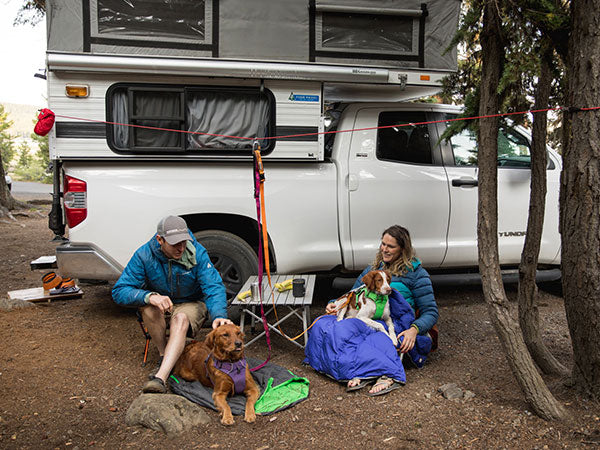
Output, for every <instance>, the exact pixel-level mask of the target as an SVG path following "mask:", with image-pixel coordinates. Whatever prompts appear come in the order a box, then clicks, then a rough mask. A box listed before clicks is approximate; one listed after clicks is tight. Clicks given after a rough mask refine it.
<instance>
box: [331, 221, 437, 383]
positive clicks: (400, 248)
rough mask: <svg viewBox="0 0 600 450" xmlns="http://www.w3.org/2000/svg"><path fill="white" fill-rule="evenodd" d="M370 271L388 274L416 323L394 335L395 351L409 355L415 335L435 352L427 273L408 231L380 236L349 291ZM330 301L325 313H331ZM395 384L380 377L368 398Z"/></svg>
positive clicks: (356, 380) (434, 313)
mask: <svg viewBox="0 0 600 450" xmlns="http://www.w3.org/2000/svg"><path fill="white" fill-rule="evenodd" d="M373 269H387V270H389V271H390V272H391V274H392V282H391V283H390V285H391V287H392V288H394V289H396V290H397V291H399V292H400V294H402V296H403V297H404V299H405V300H406V301H407V302H408V304H409V305H410V306H411V307H412V309H413V311H414V312H415V315H416V317H417V318H416V319H415V320H414V321H413V322H412V324H410V326H409V327H408V328H407V329H406V330H404V331H402V332H401V333H399V334H398V341H402V342H399V348H398V350H399V351H400V352H401V353H402V354H405V353H408V352H410V351H411V350H412V349H413V347H414V346H415V342H416V339H417V335H428V334H429V336H430V337H431V338H432V341H433V345H432V348H433V349H435V348H436V346H437V345H436V344H437V329H433V328H434V326H435V324H436V323H437V320H438V308H437V304H436V302H435V298H434V295H433V287H432V285H431V279H430V278H429V274H428V273H427V271H426V270H425V269H424V268H423V267H422V266H421V261H420V260H419V259H418V258H417V257H416V253H415V250H414V249H413V246H412V243H411V240H410V234H409V232H408V230H407V229H406V228H404V227H401V226H400V225H393V226H391V227H389V228H388V229H387V230H385V231H384V232H383V235H382V237H381V245H380V246H379V250H378V252H377V254H376V255H375V260H374V261H373V263H372V264H371V265H369V266H367V268H366V269H365V270H363V272H362V273H361V274H360V276H359V277H358V279H357V280H356V282H355V283H354V286H353V289H355V288H358V287H359V286H361V285H362V282H361V279H362V277H363V276H364V275H365V274H366V273H367V272H369V271H370V270H373ZM334 301H335V300H332V302H330V303H329V304H328V305H327V307H326V312H327V313H329V314H331V313H333V312H334V311H335V306H334V304H333V302H334ZM367 384H368V382H366V381H365V380H361V379H360V378H352V379H351V380H349V381H348V384H347V387H348V390H356V389H359V388H361V387H363V386H365V385H367ZM394 387H397V386H395V381H394V380H393V379H392V378H389V377H387V376H385V375H383V376H380V377H379V378H378V379H377V381H376V382H375V385H374V386H372V387H371V389H370V390H369V394H371V395H378V394H379V395H380V394H381V393H386V392H389V391H390V390H392V389H393V388H394Z"/></svg>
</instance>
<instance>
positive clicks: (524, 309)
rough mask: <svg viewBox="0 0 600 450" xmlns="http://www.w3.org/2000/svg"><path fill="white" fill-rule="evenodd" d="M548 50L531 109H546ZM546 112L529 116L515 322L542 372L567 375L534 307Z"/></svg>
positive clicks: (543, 191)
mask: <svg viewBox="0 0 600 450" xmlns="http://www.w3.org/2000/svg"><path fill="white" fill-rule="evenodd" d="M551 57H552V50H550V49H549V47H547V48H546V50H545V51H544V52H543V54H542V58H541V69H540V75H539V78H538V84H537V87H536V93H535V107H534V109H536V110H539V109H544V108H547V107H548V101H549V98H550V87H551V83H552V73H551V66H550V58H551ZM546 129H547V113H546V112H538V113H536V114H535V115H534V116H533V133H532V134H533V139H532V144H531V193H530V196H529V217H528V221H527V234H526V235H525V245H524V247H523V253H522V254H521V264H520V265H519V296H518V299H519V323H520V325H521V330H523V338H524V339H525V344H526V345H527V348H528V349H529V353H530V354H531V357H532V358H533V360H534V361H535V362H536V363H537V365H538V366H539V367H540V369H542V371H543V372H544V373H546V374H549V375H557V376H568V375H569V371H568V370H567V368H566V367H565V366H563V365H562V364H561V363H559V362H558V360H557V359H556V358H555V357H554V356H553V355H552V353H550V351H549V350H548V348H547V347H546V345H545V344H544V341H543V339H542V334H541V332H540V325H539V324H540V319H539V311H538V305H537V294H538V289H537V285H536V284H535V273H536V268H537V264H538V257H539V253H540V244H541V240H542V230H543V227H544V211H545V209H546V208H545V204H546V166H547V164H548V157H547V153H546Z"/></svg>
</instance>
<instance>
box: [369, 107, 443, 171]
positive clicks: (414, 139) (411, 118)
mask: <svg viewBox="0 0 600 450" xmlns="http://www.w3.org/2000/svg"><path fill="white" fill-rule="evenodd" d="M419 122H426V116H425V114H424V113H414V112H408V111H406V112H404V111H403V112H396V111H394V112H392V111H390V112H382V113H381V114H380V115H379V122H378V126H379V127H383V128H379V129H378V130H377V152H376V155H377V158H378V159H382V160H385V161H394V162H403V163H414V164H432V163H433V158H432V155H431V142H430V140H429V129H428V126H427V124H423V125H412V124H413V123H419ZM396 125H397V126H396Z"/></svg>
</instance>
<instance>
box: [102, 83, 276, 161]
mask: <svg viewBox="0 0 600 450" xmlns="http://www.w3.org/2000/svg"><path fill="white" fill-rule="evenodd" d="M107 109H108V110H107V117H108V119H109V122H113V123H114V124H113V125H109V127H108V131H107V141H108V144H109V146H110V148H111V149H113V150H114V151H117V152H140V153H157V152H158V153H173V152H185V153H200V152H201V153H203V154H211V153H223V152H240V151H244V152H247V153H249V151H250V150H251V149H252V145H253V142H254V138H258V141H259V144H260V145H261V149H262V150H263V152H268V151H270V150H271V149H272V148H273V146H274V140H272V139H264V138H265V137H269V136H273V135H274V123H275V119H274V117H275V101H274V97H273V94H272V93H271V92H270V91H268V90H264V91H262V92H261V91H260V90H259V89H258V88H231V87H226V88H216V87H198V86H175V87H174V86H145V85H122V84H119V85H114V86H112V87H111V88H110V89H109V90H108V93H107Z"/></svg>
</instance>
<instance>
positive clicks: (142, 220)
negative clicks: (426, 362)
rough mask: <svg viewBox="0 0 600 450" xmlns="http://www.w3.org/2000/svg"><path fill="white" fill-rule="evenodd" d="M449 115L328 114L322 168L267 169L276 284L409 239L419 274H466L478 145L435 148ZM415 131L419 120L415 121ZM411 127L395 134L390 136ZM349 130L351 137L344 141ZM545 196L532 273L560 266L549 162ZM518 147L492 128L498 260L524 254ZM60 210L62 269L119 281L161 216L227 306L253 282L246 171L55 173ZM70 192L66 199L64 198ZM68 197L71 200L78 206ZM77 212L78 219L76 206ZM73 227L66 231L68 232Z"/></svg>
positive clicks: (151, 168)
mask: <svg viewBox="0 0 600 450" xmlns="http://www.w3.org/2000/svg"><path fill="white" fill-rule="evenodd" d="M458 112H459V110H458V108H456V107H452V106H447V105H438V104H430V103H398V104H385V103H377V104H375V103H358V104H357V103H355V104H350V105H343V104H342V105H339V106H338V110H337V111H331V112H330V115H331V116H338V117H339V119H338V120H337V123H334V124H333V126H334V127H335V128H334V129H336V130H337V131H343V132H340V133H337V134H335V135H333V134H332V135H327V139H328V140H329V142H326V143H325V157H324V160H323V161H309V162H303V161H281V162H278V161H270V160H266V161H265V164H264V166H265V173H266V182H265V198H266V205H267V214H266V215H267V228H268V232H269V244H270V247H271V256H272V267H273V269H274V270H276V271H278V272H281V273H307V272H316V271H336V270H337V271H339V270H346V271H355V270H361V269H362V268H364V267H365V266H366V265H367V264H368V263H369V262H370V261H371V259H372V257H373V255H374V253H375V250H376V248H377V246H378V243H379V236H380V233H381V232H382V231H383V230H384V229H385V228H386V227H388V226H389V225H392V224H395V223H398V224H402V225H403V226H405V227H407V228H408V229H409V230H410V232H411V234H412V238H413V244H414V246H415V248H416V250H417V252H418V255H419V257H420V258H421V259H422V261H423V263H424V265H425V267H427V268H428V269H455V270H465V269H473V268H476V266H477V228H476V227H477V181H476V180H477V165H476V163H477V146H476V141H475V137H474V136H473V135H472V134H471V133H470V132H468V131H465V132H463V133H461V134H460V135H458V136H455V137H453V138H451V139H450V141H445V140H440V136H441V134H442V132H443V131H444V128H445V126H446V124H445V123H444V122H443V119H445V118H448V117H455V116H456V114H457V113H458ZM424 122H429V123H425V124H423V123H424ZM415 123H416V124H419V123H421V125H408V126H398V127H391V128H389V127H387V128H379V129H377V128H378V127H386V126H389V125H403V124H415ZM347 130H355V131H347ZM548 156H549V163H548V168H547V177H548V195H547V208H546V217H545V221H544V233H543V237H542V247H541V254H540V264H542V265H547V266H556V265H558V264H559V246H560V239H559V234H558V191H559V174H560V169H561V163H560V158H559V156H558V155H557V154H556V153H555V152H554V151H552V150H550V149H549V150H548ZM529 165H530V148H529V136H528V134H527V133H526V131H525V130H523V129H520V128H516V129H512V130H502V132H501V133H500V137H499V155H498V196H499V197H498V202H499V209H498V211H499V213H498V215H499V226H498V230H499V236H498V238H499V248H500V262H501V264H502V265H503V266H505V267H510V266H512V267H514V266H515V265H517V264H518V262H519V260H520V255H521V250H522V246H523V241H524V236H525V230H526V223H527V211H528V203H529V185H530V170H529ZM63 168H64V171H65V173H66V174H67V178H66V180H67V181H66V187H65V205H66V206H67V207H66V208H65V209H66V215H67V221H70V220H72V219H70V215H71V214H72V213H73V212H75V213H76V214H79V215H80V216H81V215H85V219H84V220H83V221H81V223H78V224H76V225H74V226H73V225H72V226H71V227H70V230H69V239H70V242H69V243H67V244H65V245H62V246H60V247H58V248H57V255H58V263H59V267H60V269H61V271H62V272H63V273H65V274H70V275H74V276H78V277H83V278H106V279H114V278H116V277H118V275H119V273H120V271H121V270H122V268H123V267H124V265H125V264H126V263H127V261H128V259H129V257H130V256H131V255H132V253H133V251H134V250H135V249H136V248H137V247H138V246H139V245H141V244H142V243H143V242H144V241H145V240H147V239H148V238H149V237H150V236H151V235H152V234H153V233H154V231H155V226H156V223H157V222H158V221H159V219H160V218H161V217H163V216H165V215H167V214H177V215H181V216H182V217H184V218H185V219H186V220H187V222H188V224H189V226H190V228H191V229H192V231H193V232H194V233H195V235H196V236H197V238H198V239H199V241H200V242H201V243H202V244H203V245H205V247H207V249H208V251H209V253H210V255H211V258H213V260H214V262H215V265H216V266H217V267H218V269H219V270H220V272H221V275H222V276H223V279H224V281H225V283H226V284H227V285H228V291H229V292H230V294H231V295H233V294H234V293H235V292H237V290H238V289H239V287H240V286H241V284H242V283H243V282H244V281H245V280H246V278H247V277H248V276H249V275H250V274H252V273H256V271H257V259H256V249H257V228H256V220H255V215H256V206H255V201H254V198H253V192H254V187H253V174H252V164H251V162H250V161H245V162H242V161H231V162H223V161H220V162H219V161H215V162H203V163H194V164H190V163H189V162H164V163H161V164H160V165H159V166H157V163H156V162H138V161H136V162H135V164H133V163H132V162H130V161H129V162H124V163H121V164H115V162H112V161H111V162H106V163H103V162H102V161H96V162H93V163H90V162H86V161H73V162H63ZM71 187H72V188H71ZM78 199H79V201H80V202H81V203H80V204H78V203H77V202H78ZM78 206H79V207H81V208H78ZM72 223H74V222H72Z"/></svg>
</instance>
